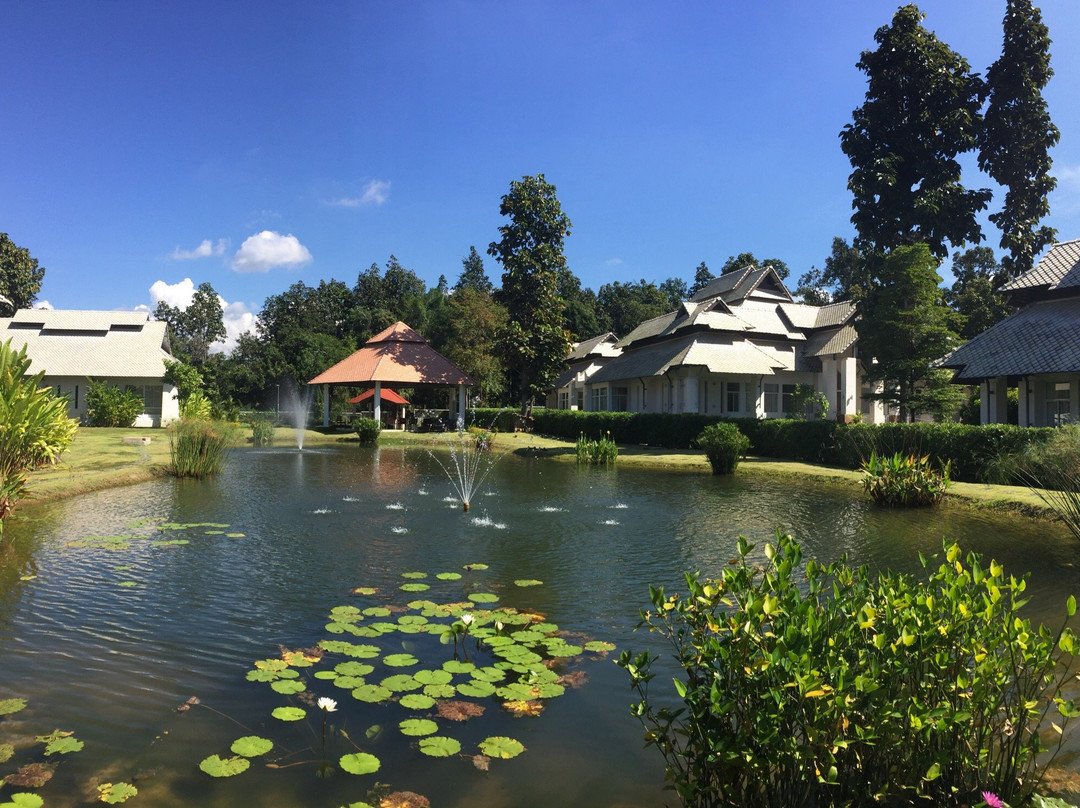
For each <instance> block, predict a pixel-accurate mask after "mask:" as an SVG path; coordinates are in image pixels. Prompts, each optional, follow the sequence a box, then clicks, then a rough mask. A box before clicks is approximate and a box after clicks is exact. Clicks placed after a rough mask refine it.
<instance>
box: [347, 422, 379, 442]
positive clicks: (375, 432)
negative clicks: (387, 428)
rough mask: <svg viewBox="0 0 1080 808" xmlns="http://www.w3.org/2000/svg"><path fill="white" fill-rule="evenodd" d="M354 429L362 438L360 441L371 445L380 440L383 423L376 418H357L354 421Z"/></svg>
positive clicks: (357, 435) (358, 436)
mask: <svg viewBox="0 0 1080 808" xmlns="http://www.w3.org/2000/svg"><path fill="white" fill-rule="evenodd" d="M353 430H354V431H355V432H356V437H357V438H359V439H360V443H362V444H363V445H364V446H371V445H373V444H375V443H376V442H378V440H379V433H380V432H382V424H380V423H379V422H378V421H376V420H375V419H374V418H357V419H356V420H355V421H353Z"/></svg>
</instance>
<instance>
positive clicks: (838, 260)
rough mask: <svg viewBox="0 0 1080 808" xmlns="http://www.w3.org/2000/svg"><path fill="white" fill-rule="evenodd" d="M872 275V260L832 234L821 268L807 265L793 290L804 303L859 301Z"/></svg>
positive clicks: (819, 303) (819, 304)
mask: <svg viewBox="0 0 1080 808" xmlns="http://www.w3.org/2000/svg"><path fill="white" fill-rule="evenodd" d="M872 278H873V268H872V262H871V261H869V260H867V258H866V257H865V256H864V255H863V254H862V253H861V252H860V251H859V248H858V247H854V246H852V245H851V244H848V243H847V241H846V240H845V239H842V238H840V237H839V236H836V237H834V238H833V240H832V252H831V253H830V254H829V257H828V258H826V259H825V268H824V269H818V268H817V267H811V268H810V271H809V272H807V273H806V274H805V275H803V276H802V277H801V278H799V287H798V289H796V290H795V293H796V294H797V295H798V296H800V297H801V298H802V299H803V300H804V301H805V302H806V303H810V304H812V305H816V306H821V305H824V304H826V303H830V302H833V303H835V302H839V301H841V300H852V301H858V300H860V299H861V298H862V297H863V295H864V294H866V290H867V288H869V286H870V283H871V281H872Z"/></svg>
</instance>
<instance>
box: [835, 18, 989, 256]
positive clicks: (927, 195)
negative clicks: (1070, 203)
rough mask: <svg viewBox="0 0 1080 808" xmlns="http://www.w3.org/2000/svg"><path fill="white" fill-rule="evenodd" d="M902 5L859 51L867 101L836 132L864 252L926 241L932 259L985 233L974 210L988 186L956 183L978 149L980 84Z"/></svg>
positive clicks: (984, 200)
mask: <svg viewBox="0 0 1080 808" xmlns="http://www.w3.org/2000/svg"><path fill="white" fill-rule="evenodd" d="M922 19H923V14H922V12H920V11H919V9H918V8H917V7H916V6H914V5H906V6H902V7H901V8H900V9H898V10H897V12H896V14H895V16H894V17H893V20H892V24H891V25H886V26H882V27H881V28H879V29H878V30H877V33H875V34H874V40H875V41H876V42H877V44H878V47H877V49H876V50H873V51H864V52H863V54H862V57H861V58H860V59H859V62H858V68H859V70H861V71H862V72H864V73H865V74H866V77H867V81H868V87H867V91H866V101H865V102H864V103H863V105H862V106H861V107H859V108H858V109H856V110H855V111H854V112H853V113H852V122H851V123H849V124H848V125H846V126H845V127H844V130H843V131H842V132H841V133H840V146H841V148H842V149H843V151H844V154H845V155H847V157H848V159H849V160H850V161H851V167H852V172H851V175H850V176H849V177H848V188H849V189H850V190H851V192H852V194H853V195H854V200H853V202H852V207H853V208H854V209H855V213H854V214H853V215H852V217H851V221H852V223H854V225H855V229H856V230H857V231H858V234H859V236H858V239H857V240H856V244H857V246H859V247H861V248H862V249H863V251H864V252H866V251H874V252H878V253H882V254H883V253H885V252H888V251H889V250H892V249H893V248H895V247H899V246H903V245H911V244H918V243H925V244H927V245H929V247H930V250H931V252H933V254H934V255H936V256H937V257H938V258H944V257H945V256H946V255H948V246H947V245H948V244H952V245H954V246H960V245H962V244H964V243H965V242H968V241H971V242H975V243H978V241H979V240H980V239H981V238H982V231H981V228H980V226H979V223H978V220H977V219H976V214H977V213H978V212H979V211H981V210H982V209H983V208H985V207H986V205H987V203H988V201H989V200H990V196H991V192H990V191H989V190H987V189H980V190H968V189H966V188H964V186H963V185H962V184H961V182H960V179H961V169H960V163H959V162H958V160H957V158H958V156H959V155H962V154H963V153H965V152H968V151H971V150H972V149H973V148H974V146H975V135H976V132H977V131H978V128H979V123H980V116H979V108H980V106H981V104H982V98H981V94H982V84H981V82H980V80H979V78H978V77H977V76H976V75H974V74H972V73H971V71H970V69H969V67H968V63H967V61H966V60H965V59H963V58H962V57H961V56H960V55H958V54H957V53H955V52H954V51H953V50H952V49H951V48H950V47H949V46H948V45H946V44H945V43H943V42H942V41H941V40H939V39H938V38H937V37H936V36H935V35H934V34H933V33H931V32H930V31H927V30H926V29H925V28H923V27H922Z"/></svg>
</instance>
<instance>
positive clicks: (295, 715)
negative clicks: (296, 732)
mask: <svg viewBox="0 0 1080 808" xmlns="http://www.w3.org/2000/svg"><path fill="white" fill-rule="evenodd" d="M270 715H272V716H274V718H276V719H278V720H279V721H299V720H300V719H301V718H303V717H304V716H305V715H307V713H305V712H304V711H303V710H302V709H300V708H299V707H278V708H276V709H275V710H274V711H273V712H272V713H270Z"/></svg>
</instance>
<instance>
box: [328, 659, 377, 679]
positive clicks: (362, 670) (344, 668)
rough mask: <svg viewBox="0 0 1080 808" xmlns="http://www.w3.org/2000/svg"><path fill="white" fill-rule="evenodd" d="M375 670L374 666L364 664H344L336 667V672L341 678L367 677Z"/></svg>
mask: <svg viewBox="0 0 1080 808" xmlns="http://www.w3.org/2000/svg"><path fill="white" fill-rule="evenodd" d="M373 670H375V668H374V666H372V665H368V664H366V663H364V662H352V661H350V662H342V663H341V664H339V665H335V666H334V672H335V673H337V674H338V675H340V676H367V675H368V674H369V673H371V672H372V671H373Z"/></svg>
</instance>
